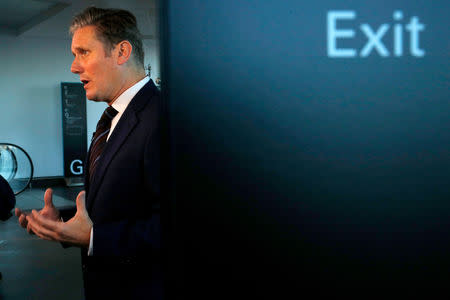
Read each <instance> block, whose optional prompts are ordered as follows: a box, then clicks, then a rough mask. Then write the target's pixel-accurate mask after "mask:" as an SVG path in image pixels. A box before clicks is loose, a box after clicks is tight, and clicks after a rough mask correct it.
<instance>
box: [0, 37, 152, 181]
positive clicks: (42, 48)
mask: <svg viewBox="0 0 450 300" xmlns="http://www.w3.org/2000/svg"><path fill="white" fill-rule="evenodd" d="M70 43H71V41H70V39H69V38H54V37H30V36H19V37H13V36H6V35H0V66H1V68H0V78H1V80H0V143H1V142H6V143H13V144H17V145H19V146H21V147H22V148H24V149H25V150H26V151H27V152H28V154H29V155H30V156H31V158H32V160H33V164H34V168H35V172H34V177H47V176H63V174H64V170H63V145H62V111H61V109H62V108H61V91H60V83H61V82H79V77H78V76H76V75H74V74H72V73H71V72H70V65H71V63H72V59H73V56H72V54H71V51H70ZM158 44H159V43H158V41H156V40H144V50H145V55H146V58H145V64H146V65H147V64H151V66H152V78H153V79H155V78H157V77H159V50H158V47H159V45H158ZM86 101H87V120H88V121H87V122H88V124H87V125H88V134H87V136H88V143H89V142H90V137H91V136H92V132H93V131H94V129H95V126H96V124H97V121H98V119H99V118H100V115H101V113H102V112H103V110H104V108H105V106H106V105H105V104H104V103H93V102H92V101H89V100H86Z"/></svg>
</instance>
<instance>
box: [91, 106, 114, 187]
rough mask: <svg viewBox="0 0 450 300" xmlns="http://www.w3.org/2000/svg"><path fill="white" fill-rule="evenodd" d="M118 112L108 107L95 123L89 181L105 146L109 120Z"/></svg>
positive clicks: (109, 125)
mask: <svg viewBox="0 0 450 300" xmlns="http://www.w3.org/2000/svg"><path fill="white" fill-rule="evenodd" d="M117 113H118V111H117V110H115V109H114V108H113V107H112V106H108V107H107V108H106V109H105V111H104V112H103V115H102V117H101V118H100V120H99V121H98V123H97V128H96V130H95V133H94V136H93V137H92V141H91V154H90V156H89V181H90V182H92V178H94V172H95V169H96V167H97V163H98V160H99V159H100V156H101V154H102V152H103V149H104V148H105V145H106V138H107V137H108V134H109V129H110V128H111V120H112V119H113V118H114V117H115V116H116V115H117Z"/></svg>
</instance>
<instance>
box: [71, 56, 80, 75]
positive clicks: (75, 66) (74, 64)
mask: <svg viewBox="0 0 450 300" xmlns="http://www.w3.org/2000/svg"><path fill="white" fill-rule="evenodd" d="M81 70H82V69H81V66H80V64H79V63H78V62H77V59H76V58H75V59H74V60H73V62H72V65H71V66H70V71H71V72H72V73H75V74H80V73H81Z"/></svg>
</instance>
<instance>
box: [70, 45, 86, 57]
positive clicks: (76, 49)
mask: <svg viewBox="0 0 450 300" xmlns="http://www.w3.org/2000/svg"><path fill="white" fill-rule="evenodd" d="M80 51H87V49H86V48H83V47H76V48H75V52H80ZM75 52H74V51H72V54H73V55H75Z"/></svg>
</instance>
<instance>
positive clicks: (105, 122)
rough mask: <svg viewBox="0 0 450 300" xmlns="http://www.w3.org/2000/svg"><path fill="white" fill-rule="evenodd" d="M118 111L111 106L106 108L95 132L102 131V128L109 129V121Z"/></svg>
mask: <svg viewBox="0 0 450 300" xmlns="http://www.w3.org/2000/svg"><path fill="white" fill-rule="evenodd" d="M117 113H118V111H117V110H115V109H114V107H112V106H108V107H107V108H106V109H105V111H104V112H103V114H102V116H101V118H100V120H99V121H98V124H97V131H98V130H104V128H109V126H111V120H112V119H113V118H114V117H115V116H116V115H117Z"/></svg>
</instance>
